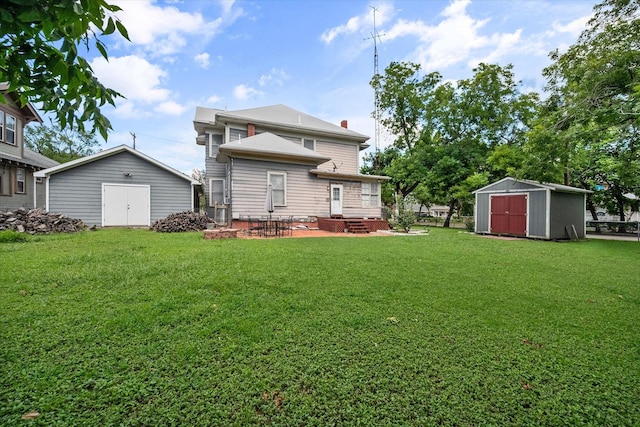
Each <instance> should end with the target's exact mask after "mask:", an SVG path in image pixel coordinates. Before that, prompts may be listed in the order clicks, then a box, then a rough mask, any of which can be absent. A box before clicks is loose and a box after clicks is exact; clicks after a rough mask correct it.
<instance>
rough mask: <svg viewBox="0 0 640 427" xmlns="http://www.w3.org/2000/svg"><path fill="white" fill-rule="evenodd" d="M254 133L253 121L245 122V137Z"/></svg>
mask: <svg viewBox="0 0 640 427" xmlns="http://www.w3.org/2000/svg"><path fill="white" fill-rule="evenodd" d="M255 134H256V125H254V124H253V123H249V124H247V137H249V136H254V135H255Z"/></svg>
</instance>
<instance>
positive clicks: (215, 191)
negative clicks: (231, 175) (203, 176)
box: [209, 178, 224, 206]
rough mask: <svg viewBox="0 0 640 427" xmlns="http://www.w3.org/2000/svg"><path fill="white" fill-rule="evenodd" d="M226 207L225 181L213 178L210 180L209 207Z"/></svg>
mask: <svg viewBox="0 0 640 427" xmlns="http://www.w3.org/2000/svg"><path fill="white" fill-rule="evenodd" d="M220 205H224V179H222V178H211V179H210V180H209V206H220Z"/></svg>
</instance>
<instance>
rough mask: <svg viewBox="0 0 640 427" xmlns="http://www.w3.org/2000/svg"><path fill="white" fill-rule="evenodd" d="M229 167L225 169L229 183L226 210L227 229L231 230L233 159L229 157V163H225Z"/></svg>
mask: <svg viewBox="0 0 640 427" xmlns="http://www.w3.org/2000/svg"><path fill="white" fill-rule="evenodd" d="M227 164H228V165H229V167H228V168H227V181H228V182H229V186H228V188H229V208H228V210H227V211H228V215H229V228H233V210H232V208H233V182H232V179H231V177H232V176H233V174H232V170H233V157H229V163H227Z"/></svg>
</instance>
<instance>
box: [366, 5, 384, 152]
mask: <svg viewBox="0 0 640 427" xmlns="http://www.w3.org/2000/svg"><path fill="white" fill-rule="evenodd" d="M369 7H370V8H371V9H373V33H372V34H371V37H368V38H366V39H365V40H371V39H373V76H374V77H375V76H377V75H378V42H382V40H381V39H380V34H378V29H377V28H376V12H377V11H378V8H377V7H373V6H369ZM382 35H383V36H384V34H382ZM374 98H375V99H374V103H375V105H374V113H373V114H374V116H375V117H374V120H375V133H376V135H375V145H376V154H377V153H378V151H380V120H379V118H380V107H379V104H380V94H379V93H378V89H377V88H376V89H375V94H374Z"/></svg>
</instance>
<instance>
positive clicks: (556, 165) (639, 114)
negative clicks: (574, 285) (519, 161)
mask: <svg viewBox="0 0 640 427" xmlns="http://www.w3.org/2000/svg"><path fill="white" fill-rule="evenodd" d="M639 13H640V4H639V3H638V2H637V1H635V0H605V1H603V2H602V3H600V4H598V5H596V6H595V7H594V16H593V18H592V19H591V20H590V21H589V23H588V26H587V28H586V29H585V30H584V31H583V33H582V34H581V35H580V37H579V39H578V40H577V42H576V43H575V44H574V45H572V46H571V47H570V48H569V50H568V51H567V52H565V53H560V52H558V51H555V52H553V53H552V54H551V59H552V60H553V61H554V63H553V64H552V65H551V66H550V67H548V68H547V69H545V71H544V74H545V76H546V77H547V78H548V81H549V84H548V90H549V91H550V93H551V96H550V97H549V99H548V100H547V101H546V103H545V104H544V106H543V108H542V110H541V112H542V113H541V114H540V119H539V121H538V123H537V124H536V125H535V126H534V128H533V131H532V133H531V135H530V141H529V146H528V147H527V151H528V153H529V154H530V157H529V159H528V162H527V166H526V168H525V174H526V175H528V176H529V177H533V178H537V179H543V180H550V179H552V180H555V181H560V180H562V181H563V182H564V183H565V184H567V185H576V186H580V187H584V188H587V189H594V188H595V186H596V185H602V186H605V187H606V188H607V191H606V192H603V193H601V194H599V195H597V196H596V197H594V198H593V199H591V200H590V202H591V203H593V202H594V201H596V202H598V203H602V204H604V205H605V206H608V207H609V210H610V211H611V212H612V213H616V214H618V215H619V216H620V219H621V220H624V213H623V212H624V208H625V206H626V205H628V204H627V201H626V200H625V198H624V197H623V194H625V193H628V192H637V191H638V189H639V188H640V173H639V172H640V149H639V148H638V147H639V145H640V140H639V135H640V131H639V129H640V91H639V88H640V73H638V64H639V63H640V17H639ZM594 212H595V211H594Z"/></svg>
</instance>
